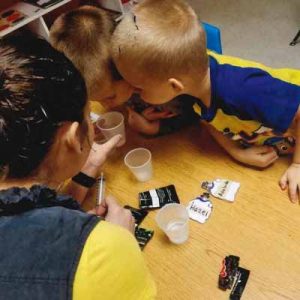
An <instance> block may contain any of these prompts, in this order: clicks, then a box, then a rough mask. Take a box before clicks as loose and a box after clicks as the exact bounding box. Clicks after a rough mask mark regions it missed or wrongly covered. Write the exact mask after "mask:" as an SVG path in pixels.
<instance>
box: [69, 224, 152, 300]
mask: <svg viewBox="0 0 300 300" xmlns="http://www.w3.org/2000/svg"><path fill="white" fill-rule="evenodd" d="M155 296H156V287H155V284H154V281H153V279H152V277H151V275H150V273H149V271H148V268H147V266H146V264H145V261H144V258H143V256H142V252H141V251H140V248H139V246H138V244H137V242H136V240H135V238H134V236H133V235H132V234H130V233H129V231H127V230H126V229H124V228H122V227H120V226H117V225H114V224H111V223H108V222H105V221H101V222H100V223H99V224H98V225H97V226H96V227H95V228H94V229H93V231H92V232H91V234H90V235H89V237H88V239H87V241H86V243H85V246H84V248H83V252H82V255H81V258H80V261H79V264H78V268H77V271H76V274H75V280H74V287H73V299H74V300H96V299H97V300H98V299H103V300H110V299H112V300H127V299H132V300H139V299H145V300H146V299H154V298H155Z"/></svg>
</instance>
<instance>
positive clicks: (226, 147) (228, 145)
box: [205, 123, 241, 157]
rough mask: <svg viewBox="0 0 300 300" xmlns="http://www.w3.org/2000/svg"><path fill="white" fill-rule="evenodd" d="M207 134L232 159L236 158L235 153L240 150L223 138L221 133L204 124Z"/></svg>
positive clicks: (234, 143) (233, 143)
mask: <svg viewBox="0 0 300 300" xmlns="http://www.w3.org/2000/svg"><path fill="white" fill-rule="evenodd" d="M205 126H206V128H207V130H208V132H209V133H210V134H211V135H212V137H213V138H214V139H215V140H216V142H217V143H218V144H219V145H220V146H221V147H222V148H223V149H224V150H225V151H226V152H227V153H228V154H230V155H231V156H232V157H235V156H236V153H237V152H238V151H240V150H241V148H240V147H239V146H238V145H237V144H236V142H234V141H232V140H230V139H229V138H227V137H226V136H224V135H223V134H222V133H221V132H219V131H218V130H216V129H215V128H214V127H213V126H211V125H209V124H207V123H205Z"/></svg>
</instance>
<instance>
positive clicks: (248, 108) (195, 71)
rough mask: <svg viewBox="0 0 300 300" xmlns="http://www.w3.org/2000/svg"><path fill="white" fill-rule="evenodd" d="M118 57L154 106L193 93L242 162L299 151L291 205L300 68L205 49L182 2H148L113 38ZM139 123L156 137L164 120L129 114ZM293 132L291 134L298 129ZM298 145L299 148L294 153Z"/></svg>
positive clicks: (259, 162) (299, 182)
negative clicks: (281, 67) (149, 128)
mask: <svg viewBox="0 0 300 300" xmlns="http://www.w3.org/2000/svg"><path fill="white" fill-rule="evenodd" d="M112 44H113V45H112V51H113V52H112V53H113V58H114V62H115V64H116V66H117V68H118V70H119V72H120V73H121V75H122V76H123V77H124V78H125V80H127V81H128V82H129V83H130V84H131V85H133V86H134V87H135V88H136V90H138V91H139V93H140V95H141V98H142V99H143V100H144V101H145V102H147V103H149V104H153V105H160V104H164V103H167V102H168V101H170V100H171V99H173V98H175V97H178V96H180V95H185V94H187V95H190V96H192V97H194V98H193V104H191V106H192V108H193V111H194V113H196V114H197V115H198V117H199V119H200V120H202V121H203V123H205V124H206V125H207V127H208V129H209V131H210V133H211V134H212V136H213V137H214V138H215V139H216V140H217V142H218V143H219V144H220V145H221V146H222V147H223V148H224V149H225V150H226V151H227V152H228V153H229V154H230V155H231V156H232V157H233V158H234V159H236V160H237V161H239V162H242V163H244V164H247V165H250V166H256V167H267V166H269V165H270V164H272V163H273V162H275V161H276V160H277V159H278V155H279V154H282V153H286V152H291V151H293V150H294V157H293V162H292V164H291V165H290V166H289V168H288V169H287V171H286V172H285V173H284V174H283V176H282V177H281V179H280V186H281V188H282V189H286V188H287V187H288V190H289V196H290V199H291V201H292V202H296V201H297V200H298V198H299V190H300V122H299V118H300V110H299V104H300V71H299V70H293V69H273V68H269V67H266V66H264V65H262V64H259V63H255V62H251V61H247V60H243V59H239V58H234V57H229V56H223V55H218V54H215V53H212V52H207V50H206V38H205V32H204V30H203V28H202V27H201V26H200V24H199V21H198V19H197V16H196V14H195V12H194V11H193V9H192V8H191V7H190V6H189V5H188V4H187V3H186V2H185V1H183V0H144V1H142V2H141V3H140V4H138V5H137V6H136V7H135V9H134V10H133V13H132V14H128V15H126V16H125V17H124V19H123V20H122V21H121V23H120V24H119V25H118V27H117V28H116V30H115V31H114V34H113V39H112ZM131 118H132V119H135V120H134V121H133V122H132V123H134V122H135V125H136V126H137V127H138V126H139V125H140V124H143V126H144V125H145V124H147V125H148V126H152V127H153V128H154V130H153V132H152V134H155V132H158V130H159V126H160V124H159V121H158V120H154V118H149V120H147V119H145V118H143V116H142V115H138V114H136V113H135V112H134V111H131ZM293 128H294V129H295V130H294V132H292V129H293ZM293 148H295V149H293Z"/></svg>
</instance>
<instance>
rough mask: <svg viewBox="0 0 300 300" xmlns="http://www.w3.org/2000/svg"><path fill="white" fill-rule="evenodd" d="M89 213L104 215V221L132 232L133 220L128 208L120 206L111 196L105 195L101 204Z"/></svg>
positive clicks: (133, 228) (133, 227)
mask: <svg viewBox="0 0 300 300" xmlns="http://www.w3.org/2000/svg"><path fill="white" fill-rule="evenodd" d="M89 213H92V214H96V215H98V216H101V217H104V219H105V221H107V222H110V223H113V224H116V225H119V226H121V227H124V228H125V229H127V230H129V231H130V232H131V233H132V234H133V233H134V230H135V222H134V218H133V216H132V214H131V212H130V210H128V209H125V208H123V207H122V206H120V205H119V204H118V202H117V201H116V199H115V198H114V197H112V196H107V197H106V198H105V201H104V202H103V203H101V205H99V206H97V207H96V208H94V209H93V210H91V211H89Z"/></svg>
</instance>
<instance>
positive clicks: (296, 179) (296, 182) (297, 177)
mask: <svg viewBox="0 0 300 300" xmlns="http://www.w3.org/2000/svg"><path fill="white" fill-rule="evenodd" d="M279 185H280V187H281V189H282V190H286V189H287V188H288V191H289V198H290V200H291V202H293V203H296V202H297V201H299V196H300V195H299V191H300V164H296V163H292V164H291V165H290V166H289V168H288V169H287V170H286V171H285V172H284V174H283V175H282V176H281V179H280V181H279Z"/></svg>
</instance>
